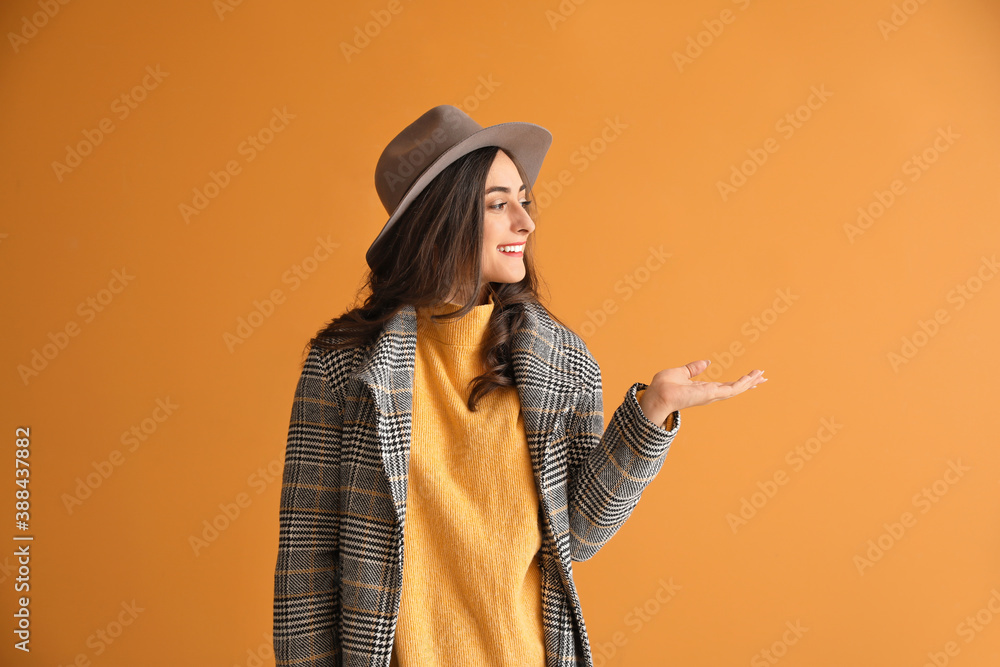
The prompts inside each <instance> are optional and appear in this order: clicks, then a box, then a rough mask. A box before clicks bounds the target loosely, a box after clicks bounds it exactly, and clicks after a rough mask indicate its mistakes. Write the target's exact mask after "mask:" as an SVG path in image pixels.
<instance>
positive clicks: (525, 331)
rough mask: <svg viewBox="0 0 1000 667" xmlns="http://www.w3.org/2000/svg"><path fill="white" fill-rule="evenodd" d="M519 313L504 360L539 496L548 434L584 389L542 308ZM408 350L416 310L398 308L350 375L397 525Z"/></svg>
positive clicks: (409, 378)
mask: <svg viewBox="0 0 1000 667" xmlns="http://www.w3.org/2000/svg"><path fill="white" fill-rule="evenodd" d="M524 308H525V315H526V318H525V322H524V324H523V325H522V326H521V328H520V329H518V330H517V331H515V332H513V334H512V335H511V346H510V347H511V360H512V363H513V369H514V379H515V382H516V385H517V391H518V395H519V397H520V401H521V409H522V410H523V417H524V427H525V432H526V434H527V439H528V449H529V451H530V453H531V465H532V468H533V470H534V473H535V480H536V486H537V487H538V490H539V491H540V493H541V494H542V496H543V497H544V496H545V493H546V480H547V475H546V464H547V462H548V461H549V459H550V456H549V450H550V445H551V442H550V439H551V438H550V435H551V434H552V432H553V430H554V428H555V426H556V424H557V423H558V421H559V420H560V419H565V418H566V416H567V414H568V413H569V412H570V411H571V410H572V406H573V405H574V403H575V398H576V396H577V394H578V393H579V392H580V391H581V390H582V389H583V388H584V382H583V379H582V377H581V375H580V373H579V371H578V370H577V369H576V368H574V367H573V363H572V359H571V358H570V357H569V356H568V355H567V354H566V353H565V352H564V351H563V350H562V345H561V341H560V337H559V336H558V335H557V326H558V325H557V324H556V323H555V322H553V320H552V319H551V318H550V317H549V316H548V313H547V312H546V311H545V308H544V307H543V306H542V305H541V304H537V303H528V304H525V306H524ZM416 343H417V316H416V309H415V308H414V306H412V305H405V306H404V307H403V308H401V309H400V310H399V311H398V312H397V313H396V314H395V315H394V316H393V317H392V318H391V319H389V320H388V322H387V323H386V325H385V326H384V327H383V329H382V332H381V333H380V334H379V336H378V338H377V339H376V340H375V341H374V343H372V344H371V345H370V346H369V347H368V348H367V349H366V350H365V351H364V352H363V354H362V361H361V363H360V364H359V365H358V367H357V368H356V369H355V371H354V373H353V375H354V376H355V377H356V378H357V379H359V380H360V381H361V382H363V383H364V384H365V385H366V386H367V387H368V390H369V391H370V393H371V398H372V399H373V401H374V403H375V406H376V409H375V412H376V429H377V431H378V432H377V441H378V443H379V447H380V448H381V451H382V461H383V464H384V466H385V470H386V474H387V475H388V478H389V487H390V489H391V492H392V497H393V503H394V504H395V507H396V514H397V518H398V520H399V521H400V525H402V523H403V520H404V518H405V511H406V490H407V484H406V481H407V473H408V469H409V459H410V434H411V427H412V409H413V368H414V360H415V358H416Z"/></svg>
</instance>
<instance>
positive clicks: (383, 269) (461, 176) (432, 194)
mask: <svg viewBox="0 0 1000 667" xmlns="http://www.w3.org/2000/svg"><path fill="white" fill-rule="evenodd" d="M500 150H503V151H504V153H506V154H507V155H508V157H510V159H511V160H512V161H513V162H514V165H515V166H516V167H517V171H518V173H519V174H520V176H521V180H522V182H523V183H525V184H526V185H528V188H527V197H528V198H529V199H530V198H531V186H530V185H529V184H528V178H527V176H526V175H525V173H524V169H523V167H522V166H521V164H520V163H519V162H518V160H517V158H516V157H515V156H514V155H512V154H511V153H510V152H509V151H506V150H504V149H501V148H499V147H497V146H486V147H484V148H480V149H477V150H475V151H472V152H470V153H468V154H466V155H464V156H462V157H461V158H459V159H458V160H456V161H455V162H453V163H452V164H450V165H448V167H447V168H446V169H444V171H442V172H441V173H440V174H439V175H438V176H437V177H436V178H435V179H434V180H433V181H431V183H430V184H429V185H428V186H427V187H426V188H425V189H424V190H423V191H422V192H421V193H420V194H419V195H418V196H417V197H416V198H415V199H414V200H413V202H412V203H411V204H410V206H409V207H408V208H407V209H406V210H405V211H404V212H403V214H402V215H401V216H400V217H399V219H398V220H397V221H396V223H395V224H394V227H395V230H394V233H392V234H391V235H390V236H389V237H388V238H386V239H383V242H381V243H380V245H379V246H378V247H377V248H376V249H375V250H376V253H375V256H374V258H373V261H372V266H371V268H370V269H369V271H368V275H367V277H366V280H365V283H364V284H363V285H362V287H361V288H360V289H359V291H358V296H360V295H361V294H362V293H363V292H367V297H366V298H365V300H364V304H363V305H362V306H360V307H357V306H355V307H353V308H351V309H350V310H348V311H347V312H346V313H344V314H343V315H340V316H339V317H336V318H334V319H333V320H331V321H330V322H329V323H328V324H326V326H325V327H324V328H322V329H321V330H320V331H319V333H317V334H316V336H315V337H314V338H312V339H310V341H309V343H308V344H307V345H306V350H307V351H308V350H309V349H311V348H312V347H319V348H323V349H329V350H336V349H344V348H350V347H355V346H362V345H366V344H368V343H369V342H372V341H373V340H374V339H375V338H376V337H377V336H378V335H379V333H380V332H381V330H382V327H383V325H384V324H385V323H386V322H387V321H388V320H389V319H391V318H392V317H393V315H395V314H396V313H397V312H398V311H399V310H400V309H401V308H403V307H404V306H405V305H407V304H412V305H413V306H415V307H418V308H419V307H426V306H431V305H436V304H440V303H442V302H444V301H445V300H446V299H447V298H449V297H450V296H451V294H452V291H453V289H454V287H455V286H457V285H459V286H468V285H472V286H473V289H472V290H471V291H470V292H468V293H467V301H466V302H465V303H464V305H462V307H461V308H460V309H458V310H456V311H454V312H449V313H444V314H441V315H435V316H433V319H434V320H435V321H437V320H438V319H443V320H447V319H453V318H459V317H461V316H463V315H465V314H466V313H468V312H469V311H470V310H472V308H473V307H475V306H476V305H478V301H479V297H480V294H482V292H483V289H484V284H483V279H482V269H481V265H482V249H483V216H484V215H485V212H486V211H485V204H484V202H483V199H484V196H483V193H484V192H485V191H486V178H487V176H488V175H489V171H490V167H491V166H492V164H493V160H494V158H495V157H496V155H497V152H498V151H500ZM528 213H529V215H530V216H531V217H532V219H536V213H535V207H534V205H533V204H529V205H528ZM534 246H535V244H534V234H532V235H529V237H528V240H527V243H526V245H525V248H524V265H525V268H526V272H525V276H524V278H523V279H522V280H521V281H520V282H517V283H497V282H490V283H486V284H485V289H486V290H487V293H488V294H492V296H493V302H494V306H493V311H492V314H491V316H490V320H489V322H488V324H487V330H486V334H485V338H484V342H483V349H482V350H481V354H482V360H483V363H484V365H485V366H486V369H487V370H486V372H485V373H483V374H482V375H479V376H477V377H476V378H474V379H473V380H472V381H471V382H470V384H471V386H472V390H471V392H470V395H469V399H468V403H467V404H468V407H469V410H471V411H475V409H476V403H478V401H479V399H480V398H481V397H483V396H485V395H487V394H489V393H490V392H491V391H493V390H494V389H497V388H499V387H511V386H514V384H515V383H514V374H513V365H512V363H511V357H510V350H509V343H510V338H511V335H512V333H513V332H514V331H516V330H517V329H518V328H519V327H520V326H521V325H522V324H523V322H524V318H525V313H524V309H523V304H526V303H539V304H540V303H541V302H540V300H539V298H538V285H539V278H538V276H537V275H536V273H535V268H534ZM546 311H547V312H549V311H548V308H546ZM549 315H550V316H551V317H552V319H553V320H555V321H556V322H559V324H562V325H563V326H566V325H565V324H563V323H562V322H561V321H560V320H559V319H558V318H556V317H555V315H553V314H552V313H551V312H549ZM567 328H568V327H567Z"/></svg>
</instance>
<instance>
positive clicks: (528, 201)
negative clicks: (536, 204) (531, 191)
mask: <svg viewBox="0 0 1000 667" xmlns="http://www.w3.org/2000/svg"><path fill="white" fill-rule="evenodd" d="M531 202H532V200H531V199H526V200H524V201H522V202H520V204H521V206H523V207H524V208H528V206H529V205H531ZM506 205H507V202H505V201H501V202H497V203H496V204H493V205H492V206H490V208H492V209H496V210H498V211H501V210H503V207H504V206H506Z"/></svg>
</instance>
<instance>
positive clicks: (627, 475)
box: [567, 362, 681, 561]
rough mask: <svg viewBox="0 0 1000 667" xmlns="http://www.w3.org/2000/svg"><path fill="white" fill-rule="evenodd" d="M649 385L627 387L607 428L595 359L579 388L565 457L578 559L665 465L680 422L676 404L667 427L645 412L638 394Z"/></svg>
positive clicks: (598, 543)
mask: <svg viewBox="0 0 1000 667" xmlns="http://www.w3.org/2000/svg"><path fill="white" fill-rule="evenodd" d="M647 387H648V385H646V384H644V383H642V382H636V383H635V384H633V385H632V386H631V387H629V389H628V391H627V392H625V400H624V402H622V404H621V405H620V406H619V407H618V408H617V409H616V410H615V412H614V414H613V415H612V417H611V421H610V423H609V424H608V427H607V429H605V428H604V406H603V402H602V390H601V371H600V367H598V366H597V365H596V362H594V364H593V366H592V371H591V379H590V382H589V383H588V384H587V386H586V387H585V388H584V389H583V390H581V400H580V402H579V403H578V405H577V408H576V411H575V415H574V419H573V420H572V422H571V423H572V426H571V433H570V444H569V448H570V449H569V459H568V461H567V464H568V467H569V469H568V489H567V494H568V502H569V522H570V530H569V533H570V555H571V556H572V558H573V560H575V561H584V560H588V559H590V558H592V557H593V556H594V554H596V553H597V552H598V551H599V550H600V548H601V547H602V546H604V545H605V544H606V543H607V542H608V540H610V539H611V537H612V536H613V535H614V534H615V533H616V532H618V529H619V528H621V527H622V525H623V524H624V523H625V520H626V519H628V517H629V515H630V514H631V513H632V510H633V509H635V506H636V505H637V504H638V503H639V497H640V496H641V495H642V492H643V490H644V489H645V488H646V486H647V485H648V484H649V483H650V482H651V481H652V480H653V478H654V477H655V476H656V473H657V472H659V470H660V468H661V467H662V466H663V462H664V460H665V459H666V456H667V451H668V450H669V448H670V443H671V442H672V441H673V439H674V436H675V435H677V431H678V429H679V428H680V425H681V415H680V412H679V411H676V410H675V411H674V412H673V413H672V414H673V417H674V420H673V428H671V429H670V430H669V431H668V430H666V429H665V428H663V427H662V426H659V425H657V424H654V423H653V422H651V421H650V420H649V419H648V418H647V417H646V415H645V414H644V413H643V412H642V408H641V407H639V401H638V398H637V395H636V394H637V392H640V391H642V390H645V389H646V388H647ZM665 423H667V424H669V423H670V419H669V418H668V419H667V421H666V422H665Z"/></svg>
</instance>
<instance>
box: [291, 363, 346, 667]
mask: <svg viewBox="0 0 1000 667" xmlns="http://www.w3.org/2000/svg"><path fill="white" fill-rule="evenodd" d="M342 426H343V405H342V402H341V401H340V400H339V398H338V395H337V394H336V393H335V391H334V389H333V388H332V386H331V383H330V381H329V375H328V373H327V371H326V367H325V363H324V356H323V350H321V349H318V348H315V347H314V348H312V349H311V350H310V352H309V355H308V357H307V358H306V361H305V363H304V365H303V368H302V374H301V376H300V378H299V382H298V386H297V387H296V390H295V397H294V400H293V403H292V414H291V420H290V423H289V426H288V442H287V446H286V449H285V466H284V472H283V474H282V485H281V505H280V508H279V536H278V559H277V564H276V566H275V571H274V657H275V664H276V665H295V666H296V667H305V666H306V665H312V666H314V667H318V666H321V665H322V666H324V667H333V666H334V665H337V664H340V663H339V659H340V658H339V652H340V649H339V643H340V642H339V637H338V628H337V618H338V616H339V614H338V613H337V610H338V609H339V607H340V572H339V570H338V568H339V558H338V555H337V554H338V548H339V541H338V540H339V518H338V517H339V514H338V511H339V506H340V442H341V433H342Z"/></svg>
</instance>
